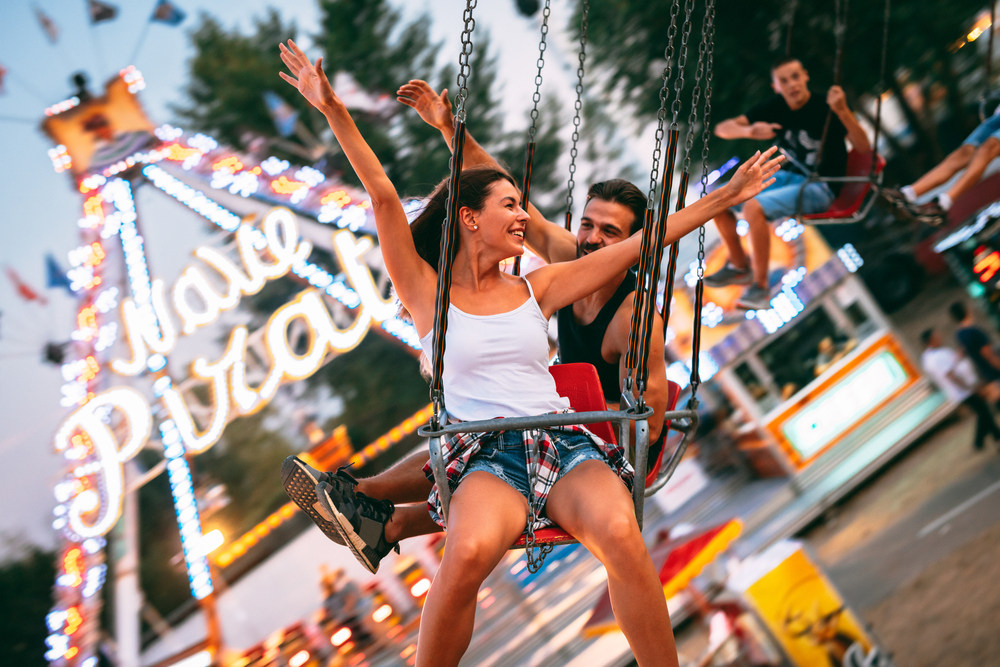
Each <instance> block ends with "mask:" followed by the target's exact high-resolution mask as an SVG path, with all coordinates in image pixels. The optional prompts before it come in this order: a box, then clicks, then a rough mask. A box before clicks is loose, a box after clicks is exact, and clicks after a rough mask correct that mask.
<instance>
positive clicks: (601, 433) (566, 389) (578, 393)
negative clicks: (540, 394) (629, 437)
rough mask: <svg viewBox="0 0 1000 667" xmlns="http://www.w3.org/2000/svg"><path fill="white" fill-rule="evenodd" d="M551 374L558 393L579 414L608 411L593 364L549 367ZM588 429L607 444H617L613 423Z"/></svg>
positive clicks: (600, 423) (601, 423)
mask: <svg viewBox="0 0 1000 667" xmlns="http://www.w3.org/2000/svg"><path fill="white" fill-rule="evenodd" d="M549 372H550V373H551V374H552V377H553V378H554V379H555V381H556V391H557V392H559V395H560V396H562V397H564V398H568V399H569V404H570V407H572V408H573V409H574V410H576V411H577V412H598V411H600V410H607V409H608V406H607V403H606V402H605V401H604V391H603V390H602V389H601V378H600V377H599V376H598V375H597V369H596V368H594V365H593V364H559V365H557V366H549ZM587 428H588V429H590V431H591V432H592V433H593V434H594V435H596V436H597V437H598V438H600V439H601V440H603V441H605V442H617V441H618V439H617V438H616V437H615V429H614V427H613V426H612V425H611V422H599V423H597V424H587Z"/></svg>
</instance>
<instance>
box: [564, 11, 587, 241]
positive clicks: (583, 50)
mask: <svg viewBox="0 0 1000 667" xmlns="http://www.w3.org/2000/svg"><path fill="white" fill-rule="evenodd" d="M589 14H590V0H583V15H582V17H581V18H580V56H579V59H580V64H579V66H578V67H577V68H576V102H574V103H573V108H574V109H575V113H574V115H573V145H572V146H571V147H570V149H569V182H568V183H567V184H566V213H567V218H566V224H567V226H568V225H569V215H570V214H572V212H573V187H574V186H575V185H576V179H575V176H576V156H577V155H578V154H579V152H578V151H577V148H576V145H577V142H578V141H579V140H580V112H581V111H582V109H583V75H584V71H585V70H584V64H585V62H586V60H587V19H588V15H589Z"/></svg>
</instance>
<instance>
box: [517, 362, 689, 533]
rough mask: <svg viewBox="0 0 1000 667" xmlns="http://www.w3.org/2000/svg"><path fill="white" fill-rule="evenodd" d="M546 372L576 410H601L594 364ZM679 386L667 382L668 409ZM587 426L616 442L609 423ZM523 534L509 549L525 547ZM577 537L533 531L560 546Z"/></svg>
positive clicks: (553, 529) (649, 479)
mask: <svg viewBox="0 0 1000 667" xmlns="http://www.w3.org/2000/svg"><path fill="white" fill-rule="evenodd" d="M549 372H550V373H551V374H552V377H553V378H554V379H555V381H556V391H557V392H559V395H560V396H562V397H564V398H568V399H569V404H570V407H572V408H573V409H574V410H575V411H577V412H591V411H595V412H596V411H598V410H604V409H605V408H606V404H605V401H604V392H603V391H602V389H601V379H600V377H599V376H598V375H597V369H596V368H594V366H593V364H583V363H577V364H559V365H557V366H550V367H549ZM680 393H681V388H680V386H679V385H678V384H677V383H675V382H669V381H668V382H667V411H671V410H673V409H675V407H676V406H677V399H678V397H679V396H680ZM587 428H588V429H589V430H590V432H591V433H593V434H594V435H596V436H597V437H599V438H600V439H601V440H604V441H605V442H618V438H617V437H616V435H615V429H614V428H613V427H612V426H611V422H599V423H597V424H589V425H588V426H587ZM669 429H670V422H669V421H667V422H664V424H663V430H662V431H661V432H660V443H661V447H660V452H659V454H658V455H657V457H656V463H655V464H654V465H653V468H652V470H650V472H649V474H648V475H646V486H650V485H651V484H652V483H653V482H655V481H656V478H657V476H658V475H659V472H660V466H661V464H662V463H663V450H664V449H666V447H665V445H666V442H667V431H668V430H669ZM526 540H527V536H526V535H521V537H519V538H518V539H517V541H516V542H514V544H513V545H512V547H511V548H513V549H517V548H522V549H523V548H524V545H525V541H526ZM575 543H576V539H575V538H574V537H573V536H572V535H570V534H569V533H567V532H566V531H564V530H563V529H562V528H559V527H558V526H549V527H547V528H542V529H540V530H536V531H535V544H536V545H538V546H544V545H560V544H575Z"/></svg>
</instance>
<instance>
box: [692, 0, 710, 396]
mask: <svg viewBox="0 0 1000 667" xmlns="http://www.w3.org/2000/svg"><path fill="white" fill-rule="evenodd" d="M714 40H715V0H706V2H705V21H704V23H702V26H701V41H702V44H703V45H704V46H705V112H704V114H703V115H702V121H703V122H704V124H705V125H704V127H703V128H702V133H701V140H702V147H701V196H702V197H704V196H705V193H706V191H707V190H708V141H709V139H710V138H711V136H712V131H711V130H712V65H713V51H714V44H715V41H714ZM697 273H698V284H699V286H700V285H701V284H702V282H703V281H704V279H705V226H704V225H702V226H701V227H699V228H698V270H697ZM695 317H696V318H698V320H699V321H700V319H701V313H695ZM691 363H692V366H694V367H695V368H697V367H698V363H697V360H696V359H692V360H691ZM700 384H701V378H700V374H695V373H692V374H691V403H693V404H694V405H695V406H697V399H696V396H697V395H698V386H699V385H700Z"/></svg>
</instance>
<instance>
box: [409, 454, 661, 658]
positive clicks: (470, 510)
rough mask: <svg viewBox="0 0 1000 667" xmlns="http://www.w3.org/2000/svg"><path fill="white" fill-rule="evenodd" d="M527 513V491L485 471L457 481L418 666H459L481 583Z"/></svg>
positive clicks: (421, 636) (420, 642) (422, 625)
mask: <svg viewBox="0 0 1000 667" xmlns="http://www.w3.org/2000/svg"><path fill="white" fill-rule="evenodd" d="M527 517H528V503H527V501H526V500H525V499H524V496H522V495H521V494H520V493H518V492H517V491H515V490H514V489H513V488H511V487H510V485H508V484H507V483H506V482H504V481H502V480H500V479H498V478H496V477H494V476H493V475H491V474H489V473H487V472H482V471H477V472H473V473H470V474H469V475H468V476H467V477H466V478H465V479H463V480H462V483H461V484H459V485H458V488H457V489H456V490H455V493H454V495H453V496H452V497H451V516H450V517H449V519H448V542H447V544H446V546H445V548H444V558H443V559H442V560H441V567H440V569H438V571H437V574H436V575H435V576H434V583H433V584H432V585H431V590H430V592H429V593H428V594H427V602H426V603H425V604H424V611H423V614H422V615H421V618H420V634H419V636H418V638H417V663H416V667H430V666H431V665H433V666H434V667H439V666H440V667H448V666H453V665H458V662H459V660H461V659H462V655H463V654H464V653H465V650H466V649H467V648H468V647H469V641H470V640H471V639H472V627H473V624H474V622H475V618H476V595H477V594H478V593H479V587H480V586H481V585H482V583H483V580H485V579H486V577H487V575H489V573H490V572H492V571H493V568H495V567H496V565H497V563H499V562H500V559H501V558H503V555H504V554H505V553H507V550H508V549H510V545H511V544H513V543H514V540H516V539H517V538H518V537H519V536H520V535H521V533H522V532H524V526H525V522H526V520H527ZM661 597H662V596H661Z"/></svg>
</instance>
